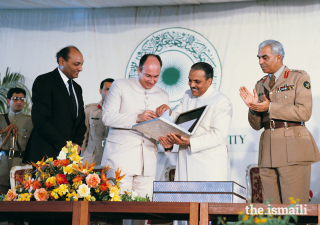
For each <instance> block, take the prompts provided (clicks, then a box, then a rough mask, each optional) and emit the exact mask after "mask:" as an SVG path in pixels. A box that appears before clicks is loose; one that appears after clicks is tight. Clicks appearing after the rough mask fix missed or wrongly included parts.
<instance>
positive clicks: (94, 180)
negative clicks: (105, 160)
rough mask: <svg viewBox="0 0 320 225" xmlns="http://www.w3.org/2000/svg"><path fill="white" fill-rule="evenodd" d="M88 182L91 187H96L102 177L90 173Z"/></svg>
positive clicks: (87, 178)
mask: <svg viewBox="0 0 320 225" xmlns="http://www.w3.org/2000/svg"><path fill="white" fill-rule="evenodd" d="M86 183H87V185H88V186H89V187H91V188H96V187H98V185H99V183H100V178H99V176H98V175H97V174H89V175H88V176H87V177H86Z"/></svg>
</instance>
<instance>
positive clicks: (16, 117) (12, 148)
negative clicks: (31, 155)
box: [0, 88, 33, 193]
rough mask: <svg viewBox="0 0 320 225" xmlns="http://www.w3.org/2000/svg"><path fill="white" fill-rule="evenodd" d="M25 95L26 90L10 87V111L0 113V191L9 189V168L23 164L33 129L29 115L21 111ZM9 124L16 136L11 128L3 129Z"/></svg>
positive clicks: (3, 191)
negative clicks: (15, 130) (13, 130)
mask: <svg viewBox="0 0 320 225" xmlns="http://www.w3.org/2000/svg"><path fill="white" fill-rule="evenodd" d="M25 97H26V91H25V90H24V89H22V88H11V89H10V90H9V91H8V94H7V103H8V105H9V106H10V111H9V113H5V114H1V115H0V128H1V131H0V133H1V134H0V147H1V149H0V192H2V193H7V191H8V189H10V170H11V168H12V167H14V166H21V165H23V164H22V163H21V162H22V158H23V156H24V150H25V149H26V145H27V142H28V139H29V136H30V133H31V131H32V129H33V125H32V121H31V116H30V115H26V114H23V113H22V110H23V108H24V105H25ZM10 124H14V125H15V126H16V128H17V136H16V137H15V136H13V132H12V130H11V132H10V133H9V134H8V131H5V130H4V129H5V128H6V127H8V126H9V125H10ZM11 126H12V125H11ZM14 129H15V128H14ZM4 131H5V132H4ZM9 131H10V130H9ZM7 135H8V136H9V137H8V139H7V138H6V137H7Z"/></svg>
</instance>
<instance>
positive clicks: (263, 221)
mask: <svg viewBox="0 0 320 225" xmlns="http://www.w3.org/2000/svg"><path fill="white" fill-rule="evenodd" d="M267 221H268V219H267V218H263V219H261V220H260V223H265V222H267Z"/></svg>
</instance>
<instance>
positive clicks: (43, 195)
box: [34, 188, 49, 201]
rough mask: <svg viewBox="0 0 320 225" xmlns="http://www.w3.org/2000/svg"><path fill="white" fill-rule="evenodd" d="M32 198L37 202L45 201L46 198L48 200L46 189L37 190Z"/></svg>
mask: <svg viewBox="0 0 320 225" xmlns="http://www.w3.org/2000/svg"><path fill="white" fill-rule="evenodd" d="M34 198H35V199H36V200H37V201H47V200H48V198H49V194H48V192H47V191H46V189H44V188H40V189H37V190H36V191H35V192H34Z"/></svg>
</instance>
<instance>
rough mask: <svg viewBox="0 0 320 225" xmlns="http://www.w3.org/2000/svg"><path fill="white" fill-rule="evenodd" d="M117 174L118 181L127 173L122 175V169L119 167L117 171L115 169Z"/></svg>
mask: <svg viewBox="0 0 320 225" xmlns="http://www.w3.org/2000/svg"><path fill="white" fill-rule="evenodd" d="M114 173H115V175H116V181H120V180H122V178H124V176H125V174H124V175H122V176H120V174H121V170H120V169H119V168H118V169H117V171H114Z"/></svg>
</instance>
